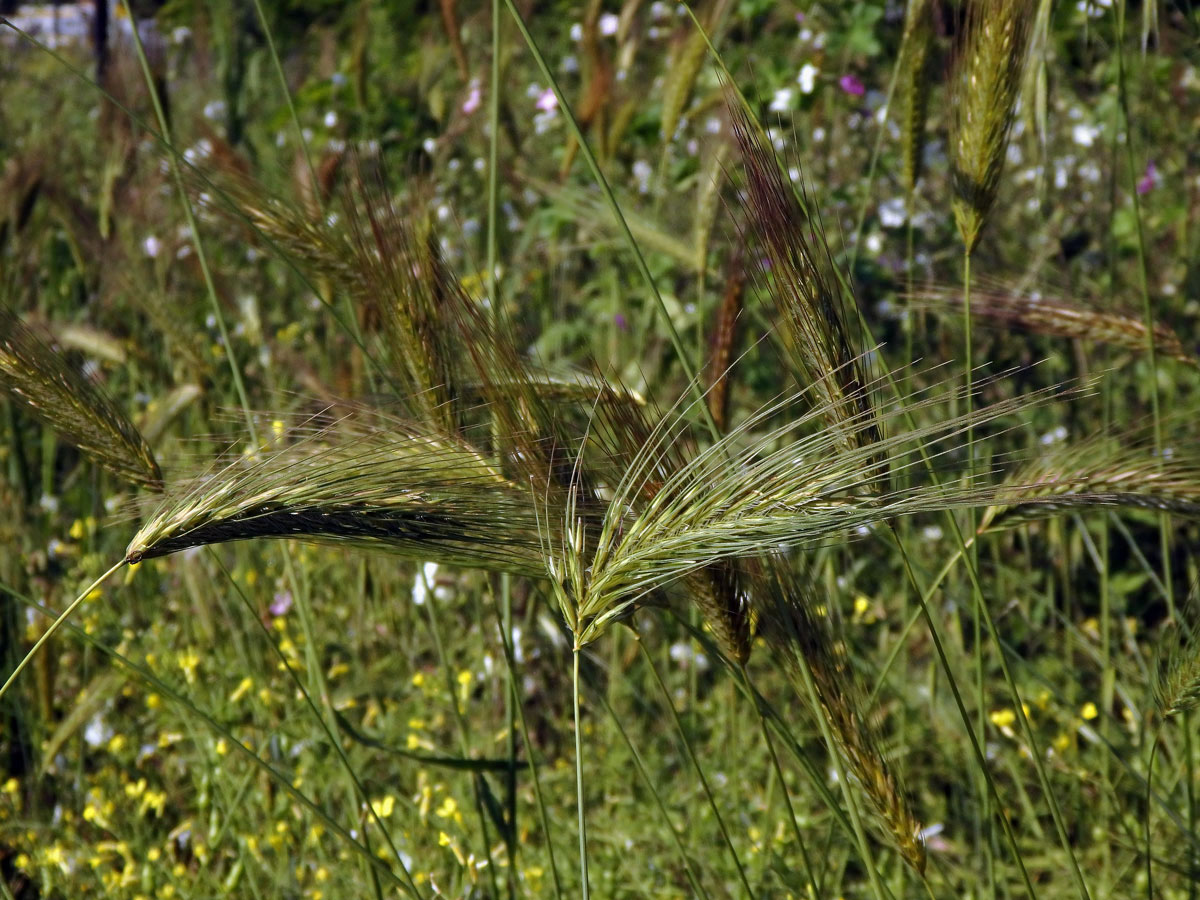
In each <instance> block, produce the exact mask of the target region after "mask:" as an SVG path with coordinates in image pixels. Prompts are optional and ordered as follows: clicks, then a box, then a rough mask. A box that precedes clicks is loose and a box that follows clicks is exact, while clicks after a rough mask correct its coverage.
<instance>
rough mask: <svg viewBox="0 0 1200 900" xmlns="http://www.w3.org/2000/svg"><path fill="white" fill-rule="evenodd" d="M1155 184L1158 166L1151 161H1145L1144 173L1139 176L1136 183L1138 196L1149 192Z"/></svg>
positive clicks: (1156, 182)
mask: <svg viewBox="0 0 1200 900" xmlns="http://www.w3.org/2000/svg"><path fill="white" fill-rule="evenodd" d="M1156 184H1158V166H1156V165H1154V163H1152V162H1149V163H1146V174H1145V175H1143V176H1142V177H1141V178H1139V179H1138V183H1137V192H1138V196H1141V195H1143V194H1148V193H1150V192H1151V191H1152V190H1154V186H1155V185H1156Z"/></svg>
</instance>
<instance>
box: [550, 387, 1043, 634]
mask: <svg viewBox="0 0 1200 900" xmlns="http://www.w3.org/2000/svg"><path fill="white" fill-rule="evenodd" d="M1034 399H1036V398H1034ZM806 402H807V398H806V397H803V396H789V397H787V398H785V399H784V400H782V401H780V402H778V403H775V404H771V405H768V406H766V407H764V408H762V409H760V410H759V411H757V412H756V413H755V414H754V415H752V416H750V417H748V418H747V419H746V420H745V421H743V422H741V423H739V425H738V426H737V428H735V429H734V430H733V431H731V432H730V434H729V435H727V436H726V437H724V438H723V439H722V440H721V441H719V442H718V443H716V444H714V445H712V446H710V447H708V448H706V449H705V450H703V451H699V452H697V453H695V454H694V455H692V456H691V457H689V458H688V459H687V460H686V461H685V462H684V463H683V464H682V465H680V466H676V467H674V468H672V469H669V470H668V471H666V472H663V471H662V469H661V468H660V467H659V466H658V465H657V463H658V460H659V454H660V447H662V446H663V445H664V444H665V445H670V444H671V443H672V440H671V435H672V434H673V430H674V428H675V427H677V426H676V425H675V424H674V423H673V422H672V421H671V420H670V419H669V418H668V419H665V420H664V421H663V422H660V423H659V425H658V426H656V428H655V431H654V433H653V434H652V435H650V437H649V439H648V440H647V441H646V444H645V450H644V452H643V454H642V455H641V457H639V458H638V459H636V460H635V461H634V464H633V465H631V466H630V468H629V470H628V472H627V473H626V475H625V477H624V478H623V479H622V480H621V482H620V483H619V484H618V485H617V486H616V487H615V489H613V491H612V498H611V500H610V501H609V502H608V504H607V509H606V511H605V516H604V520H603V522H602V523H601V525H600V527H599V531H598V533H597V534H596V536H595V538H594V539H593V540H591V541H590V542H589V544H588V548H587V553H586V556H587V559H586V561H585V562H584V563H583V564H581V565H580V566H578V569H579V571H581V572H584V573H585V574H586V579H585V580H584V582H583V583H582V584H579V585H575V586H574V588H573V590H574V591H575V597H576V599H577V602H578V605H579V607H580V608H581V609H582V610H584V612H585V614H586V616H587V617H592V618H595V619H597V620H605V619H606V618H610V617H611V616H612V615H614V614H615V611H617V610H621V609H624V608H626V607H627V606H628V605H630V604H631V603H633V602H636V601H637V600H638V599H639V598H641V597H643V596H646V595H647V594H649V593H651V592H654V591H657V590H659V589H661V588H663V587H664V586H666V585H668V584H670V583H672V582H675V581H677V580H679V579H682V578H687V577H689V576H693V575H695V574H696V573H699V572H700V571H702V570H704V569H705V568H707V567H710V566H713V565H715V564H717V563H720V562H722V561H724V560H735V559H745V558H753V557H758V556H761V555H762V553H763V552H764V549H766V548H771V549H778V548H781V547H796V546H801V547H803V546H815V545H819V544H820V543H822V542H823V541H826V540H831V539H833V538H834V537H835V536H841V537H844V535H845V534H846V533H847V532H848V531H853V530H854V529H857V528H860V527H869V526H870V525H872V524H873V523H876V522H879V521H881V520H884V519H888V518H890V517H893V516H898V515H906V514H911V513H917V512H930V511H943V510H945V509H946V508H950V507H960V506H986V505H987V504H989V503H993V502H995V494H994V492H993V491H992V490H990V489H987V490H984V489H967V488H962V487H960V486H958V485H957V484H948V485H943V486H925V487H921V486H917V487H913V488H909V489H906V490H904V491H894V492H888V491H887V490H886V484H885V480H886V479H885V476H884V474H883V470H882V469H881V467H880V466H879V465H878V460H879V459H880V458H882V459H883V461H884V462H885V463H887V464H888V465H890V466H894V467H895V468H896V469H897V470H900V471H902V470H904V469H905V468H908V467H909V466H910V465H915V464H914V463H911V462H910V461H909V460H907V459H906V457H907V456H908V454H909V453H910V451H911V448H912V445H913V444H914V443H916V442H929V441H931V440H933V439H934V438H935V437H946V438H953V437H956V436H959V435H961V434H962V433H963V431H964V430H965V428H966V427H967V425H968V424H975V425H978V424H980V423H981V422H984V421H987V420H990V419H994V418H996V417H998V416H1003V415H1011V414H1012V413H1014V412H1016V411H1017V410H1018V409H1021V408H1027V405H1028V403H1029V402H1030V398H1027V397H1026V398H1022V399H1021V400H1020V401H1016V400H1014V401H1007V402H1004V403H1000V404H996V405H995V406H992V407H988V408H985V409H984V410H982V411H979V412H976V413H973V414H972V415H970V416H962V417H959V418H957V419H952V420H949V421H941V422H933V423H932V424H929V425H927V426H924V427H922V428H920V429H917V430H916V431H910V432H900V433H898V434H895V435H890V436H887V437H885V438H883V439H882V440H880V441H878V442H871V441H869V440H863V439H857V438H856V436H854V435H850V437H851V438H852V440H850V441H849V442H847V441H846V434H845V433H841V434H838V433H834V432H832V431H831V430H830V429H828V428H818V429H815V430H811V429H814V426H816V425H817V424H818V423H820V422H821V421H823V420H824V419H825V418H826V411H825V410H823V409H821V408H820V407H819V406H815V405H814V406H813V407H810V408H807V409H803V408H802V407H803V405H804V404H805V403H806ZM933 403H934V401H932V400H917V401H914V402H913V404H912V405H911V406H910V409H917V410H919V409H922V408H926V407H928V406H930V405H933ZM798 407H801V409H800V411H799V414H798V415H795V417H794V418H793V413H794V412H795V411H796V410H797V408H798ZM685 414H686V410H682V411H680V412H679V413H678V417H680V418H682V417H683V416H684V415H685ZM891 414H892V415H895V416H899V415H900V412H899V411H896V410H892V411H891ZM781 419H783V420H786V424H783V425H777V424H775V423H777V422H778V421H780V420H781ZM844 424H845V426H846V427H847V428H856V427H857V428H861V429H871V430H872V432H874V431H875V429H876V427H877V420H876V417H875V415H874V414H873V413H863V414H861V415H860V416H859V417H858V418H857V419H849V420H846V421H845V423H844ZM848 445H849V446H848ZM650 481H654V482H655V483H654V486H653V490H652V491H647V490H646V487H645V485H646V483H647V482H650Z"/></svg>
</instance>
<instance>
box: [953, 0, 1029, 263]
mask: <svg viewBox="0 0 1200 900" xmlns="http://www.w3.org/2000/svg"><path fill="white" fill-rule="evenodd" d="M1033 19H1034V6H1033V3H1032V2H1031V0H975V2H972V3H970V4H969V5H968V8H967V17H966V23H965V27H964V30H965V38H964V42H963V44H962V46H961V47H960V49H959V51H958V62H957V69H956V71H955V74H954V81H953V90H952V97H951V106H952V108H953V110H954V114H953V119H952V123H951V128H950V158H951V165H952V171H953V179H954V192H955V196H954V201H953V206H954V219H955V221H956V222H957V224H958V230H959V234H960V235H961V236H962V240H963V244H964V245H965V247H966V250H967V252H968V253H970V252H971V251H972V250H974V249H975V245H976V244H977V243H978V242H979V237H980V234H981V233H982V231H983V226H984V223H985V222H986V220H987V217H988V214H989V212H990V211H991V208H992V204H993V203H995V200H996V193H997V191H998V190H999V188H1000V176H1001V174H1002V173H1003V170H1004V158H1005V153H1006V151H1007V147H1008V134H1009V130H1010V129H1011V127H1012V121H1013V113H1014V110H1015V106H1016V102H1017V95H1018V93H1019V92H1020V88H1021V81H1022V77H1023V73H1024V70H1025V61H1026V57H1027V50H1028V44H1029V32H1030V29H1031V27H1032V25H1033Z"/></svg>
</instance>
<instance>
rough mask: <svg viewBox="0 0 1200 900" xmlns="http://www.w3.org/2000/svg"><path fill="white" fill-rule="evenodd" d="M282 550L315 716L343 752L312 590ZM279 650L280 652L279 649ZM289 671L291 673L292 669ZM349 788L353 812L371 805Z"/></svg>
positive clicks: (354, 785)
mask: <svg viewBox="0 0 1200 900" xmlns="http://www.w3.org/2000/svg"><path fill="white" fill-rule="evenodd" d="M210 550H211V548H210ZM279 550H280V556H281V557H282V558H283V570H284V572H285V574H286V575H287V579H288V582H289V583H290V584H291V586H292V596H293V598H294V599H295V601H296V611H297V613H298V614H299V617H300V628H301V631H302V633H303V635H304V655H305V658H306V660H307V666H306V668H307V670H308V678H309V685H310V688H315V690H316V693H317V696H318V697H319V698H320V699H321V706H322V709H321V710H317V709H316V708H314V709H313V712H314V714H315V715H316V716H317V719H318V721H320V723H321V728H322V730H324V731H325V732H326V734H327V735H328V737H329V740H330V742H331V743H333V744H334V745H335V746H337V747H338V748H339V750H340V748H341V744H342V737H341V735H340V734H339V733H338V724H337V713H336V711H335V710H334V708H333V697H332V696H331V695H330V693H329V683H328V682H327V681H326V680H325V669H324V667H323V666H322V665H321V659H320V657H318V655H317V634H316V629H315V628H313V614H312V603H311V598H310V597H309V593H308V586H307V585H302V584H301V583H300V579H299V578H297V577H296V567H295V565H293V563H292V553H291V548H290V547H289V546H288V545H287V544H286V543H285V544H283V546H281V547H280V548H279ZM213 556H216V553H215V552H214V553H213ZM229 580H230V581H231V582H232V581H233V577H232V576H230V579H229ZM248 602H249V601H247V603H248ZM254 618H255V620H256V621H258V622H259V624H260V625H261V624H262V622H261V620H260V619H259V618H258V617H257V616H255V617H254ZM271 644H272V646H274V641H272V642H271ZM276 649H277V650H278V648H276ZM282 655H283V654H280V656H282ZM288 670H289V671H291V668H290V666H289V669H288ZM303 693H304V696H305V697H306V698H307V697H308V695H309V692H308V691H303ZM325 716H328V722H326V721H325V720H324V717H325ZM342 759H343V760H345V757H344V755H342ZM345 764H346V768H347V770H350V763H349V761H348V760H345ZM349 787H350V790H349V791H348V793H349V795H350V802H351V808H353V805H354V804H355V803H357V802H358V798H359V794H363V800H364V801H367V797H366V796H365V793H364V792H363V790H362V785H361V784H359V782H358V779H357V778H356V777H353V775H352V776H351V784H350V785H349ZM366 805H367V807H368V808H370V806H371V804H370V802H369V801H367V802H366ZM371 812H372V814H374V812H375V811H374V810H373V809H372V810H371ZM376 818H378V817H376ZM379 824H380V830H381V831H382V832H383V834H384V835H385V840H387V842H388V844H389V845H391V850H392V855H393V856H395V857H396V859H397V860H399V859H400V854H399V853H398V852H397V851H396V847H395V845H393V844H392V842H391V838H390V837H387V836H386V835H387V830H386V829H384V828H383V823H382V822H380V823H379ZM363 843H364V844H365V845H366V846H367V849H368V850H369V849H371V839H370V836H369V835H368V834H367V832H366V831H365V830H364V831H363ZM400 865H401V867H403V868H404V874H405V877H406V878H409V880H410V882H411V877H410V876H409V874H408V868H407V867H405V866H404V863H403V861H401V862H400ZM368 872H369V873H370V876H371V886H372V888H373V889H374V891H375V896H376V900H383V888H382V886H381V885H380V884H379V878H378V876H377V875H376V873H375V870H374V869H371V868H369V867H368Z"/></svg>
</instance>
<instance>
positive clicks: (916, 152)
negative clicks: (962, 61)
mask: <svg viewBox="0 0 1200 900" xmlns="http://www.w3.org/2000/svg"><path fill="white" fill-rule="evenodd" d="M933 38H934V31H933V0H910V2H909V4H908V9H907V11H906V13H905V20H904V41H903V44H902V46H901V50H900V52H901V54H903V58H902V59H901V60H900V71H899V73H898V76H897V84H896V95H897V97H899V99H900V103H899V106H898V109H899V117H900V147H901V159H902V169H903V173H904V186H905V188H906V189H907V191H908V194H909V196H911V195H912V194H913V192H915V191H916V189H917V181H918V180H919V179H920V177H921V165H922V160H923V153H922V150H923V149H924V146H925V117H926V114H927V112H928V110H929V90H930V73H931V68H932V66H931V63H932V61H933Z"/></svg>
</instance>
